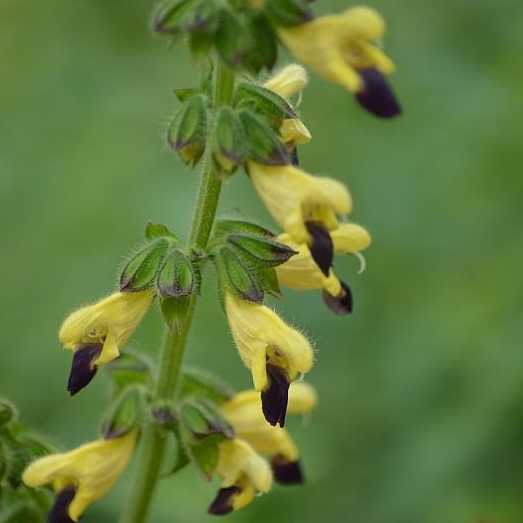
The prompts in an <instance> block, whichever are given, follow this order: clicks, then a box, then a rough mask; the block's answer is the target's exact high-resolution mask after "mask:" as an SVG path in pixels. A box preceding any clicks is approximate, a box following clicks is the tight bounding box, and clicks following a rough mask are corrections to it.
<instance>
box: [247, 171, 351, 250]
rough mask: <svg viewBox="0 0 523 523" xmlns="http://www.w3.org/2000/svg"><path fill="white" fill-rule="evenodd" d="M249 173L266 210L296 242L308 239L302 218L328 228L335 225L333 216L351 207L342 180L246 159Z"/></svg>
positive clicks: (345, 211)
mask: <svg viewBox="0 0 523 523" xmlns="http://www.w3.org/2000/svg"><path fill="white" fill-rule="evenodd" d="M249 175H250V177H251V181H252V183H253V185H254V188H255V189H256V191H257V193H258V195H259V196H260V198H261V199H262V200H263V203H264V204H265V206H266V207H267V210H268V211H269V212H270V213H271V215H272V216H273V218H274V219H275V220H276V221H277V222H278V223H279V224H280V225H281V227H282V228H283V229H284V230H285V231H286V232H288V233H289V234H290V235H291V237H292V239H293V240H294V241H296V242H297V243H306V242H307V240H308V238H309V234H308V232H307V229H306V227H305V221H308V220H310V221H315V222H319V223H322V224H323V225H324V227H325V228H327V229H328V230H332V229H335V228H336V227H337V224H338V220H337V217H336V215H337V214H339V215H345V214H348V213H349V212H350V210H351V208H352V201H351V197H350V194H349V192H348V190H347V188H346V187H345V186H344V185H343V184H342V183H340V182H338V181H337V180H334V179H332V178H323V177H318V176H312V175H310V174H308V173H306V172H305V171H303V170H301V169H299V168H298V167H295V166H293V165H284V166H276V167H275V166H267V165H262V164H258V163H255V162H249Z"/></svg>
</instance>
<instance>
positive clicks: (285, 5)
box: [264, 0, 314, 27]
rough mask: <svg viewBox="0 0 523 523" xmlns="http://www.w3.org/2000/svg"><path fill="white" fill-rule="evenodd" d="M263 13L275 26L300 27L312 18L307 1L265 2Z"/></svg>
mask: <svg viewBox="0 0 523 523" xmlns="http://www.w3.org/2000/svg"><path fill="white" fill-rule="evenodd" d="M264 11H265V13H266V15H267V17H268V18H269V20H271V22H272V23H273V24H274V25H277V26H278V25H281V26H286V27H291V26H294V25H301V24H304V23H305V22H309V21H310V20H312V19H313V17H314V16H313V14H312V10H311V8H310V1H309V0H265V9H264Z"/></svg>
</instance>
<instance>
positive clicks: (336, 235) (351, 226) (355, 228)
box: [291, 223, 371, 259]
mask: <svg viewBox="0 0 523 523" xmlns="http://www.w3.org/2000/svg"><path fill="white" fill-rule="evenodd" d="M331 238H332V242H333V243H334V250H335V251H336V252H342V253H356V252H360V251H362V250H364V249H366V248H367V247H368V246H369V245H370V244H371V237H370V234H369V233H368V231H367V230H366V229H364V228H363V227H361V226H360V225H357V224H355V223H341V224H340V225H339V226H338V228H337V229H335V230H333V231H331ZM291 259H292V258H291Z"/></svg>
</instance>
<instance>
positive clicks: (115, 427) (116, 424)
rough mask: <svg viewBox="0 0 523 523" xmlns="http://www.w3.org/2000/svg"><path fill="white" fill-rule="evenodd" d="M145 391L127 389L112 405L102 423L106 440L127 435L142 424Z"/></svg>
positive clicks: (136, 388) (138, 388) (135, 387)
mask: <svg viewBox="0 0 523 523" xmlns="http://www.w3.org/2000/svg"><path fill="white" fill-rule="evenodd" d="M144 393H145V391H144V389H142V388H141V387H137V386H132V387H127V388H126V389H124V390H122V392H121V393H120V394H119V395H118V396H117V397H116V399H115V400H114V401H113V402H112V403H111V404H110V406H109V409H108V410H107V413H106V414H105V416H104V418H103V420H102V423H101V432H102V434H103V436H104V438H116V437H120V436H123V435H124V434H127V433H128V432H129V431H131V430H133V429H134V428H135V427H138V426H139V425H141V423H142V418H143V408H144V404H145V401H144Z"/></svg>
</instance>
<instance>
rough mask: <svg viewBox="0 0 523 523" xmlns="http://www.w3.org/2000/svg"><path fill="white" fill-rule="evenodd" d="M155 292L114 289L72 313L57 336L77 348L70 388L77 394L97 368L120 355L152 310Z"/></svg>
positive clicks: (67, 347)
mask: <svg viewBox="0 0 523 523" xmlns="http://www.w3.org/2000/svg"><path fill="white" fill-rule="evenodd" d="M153 297H154V294H153V292H152V291H150V290H147V291H141V292H115V293H114V294H111V295H110V296H108V297H106V298H104V299H102V300H100V301H99V302H97V303H94V304H92V305H87V306H85V307H82V308H81V309H79V310H77V311H75V312H73V313H72V314H70V315H69V316H68V317H67V318H66V320H65V321H64V323H63V324H62V326H61V328H60V332H59V334H58V337H59V339H60V342H61V343H62V344H63V345H64V347H65V348H66V349H70V350H72V351H74V356H73V364H72V367H71V374H70V376H69V384H68V390H69V392H70V393H71V394H75V393H76V392H78V391H79V390H81V389H82V388H83V387H85V386H86V385H87V384H88V383H89V382H90V381H91V380H92V379H93V377H94V375H95V373H96V370H97V367H98V366H99V365H102V364H104V363H108V362H110V361H112V360H114V359H115V358H117V357H118V356H119V355H120V348H122V347H123V346H124V345H125V344H126V343H127V340H128V339H129V338H130V336H131V335H132V333H133V332H134V330H135V328H136V327H137V326H138V324H139V323H140V321H141V320H142V318H143V316H144V315H145V313H146V312H147V310H148V309H149V307H150V305H151V303H152V300H153Z"/></svg>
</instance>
